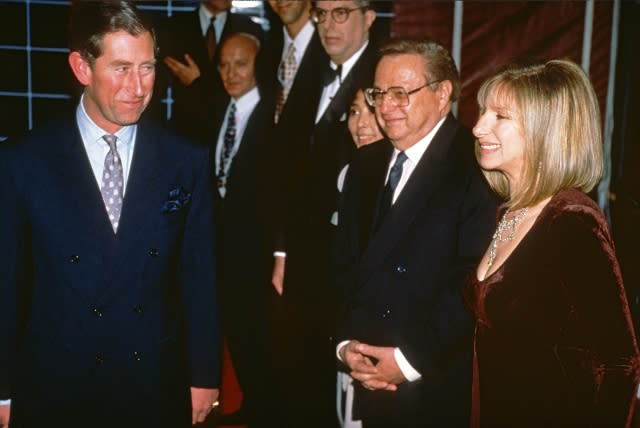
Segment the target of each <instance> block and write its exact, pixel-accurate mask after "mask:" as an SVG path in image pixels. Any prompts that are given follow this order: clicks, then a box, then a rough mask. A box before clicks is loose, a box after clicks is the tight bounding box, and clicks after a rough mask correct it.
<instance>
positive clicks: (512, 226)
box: [487, 207, 529, 269]
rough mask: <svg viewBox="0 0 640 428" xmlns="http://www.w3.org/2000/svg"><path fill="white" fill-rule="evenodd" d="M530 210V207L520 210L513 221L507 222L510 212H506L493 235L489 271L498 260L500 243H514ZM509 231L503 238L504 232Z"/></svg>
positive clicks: (488, 262)
mask: <svg viewBox="0 0 640 428" xmlns="http://www.w3.org/2000/svg"><path fill="white" fill-rule="evenodd" d="M528 210H529V207H524V208H522V209H520V210H518V213H517V214H516V215H515V216H513V218H512V219H511V220H507V214H509V210H508V209H507V210H506V211H505V212H504V215H503V216H502V218H501V219H500V222H499V223H498V227H497V228H496V231H495V233H494V234H493V240H492V241H491V246H490V247H489V260H488V261H487V264H488V266H487V269H489V268H490V267H491V265H492V264H493V261H494V260H495V259H496V251H497V250H498V242H506V241H513V238H514V237H515V234H516V228H517V227H518V225H519V224H520V222H521V221H522V219H523V218H524V216H525V214H526V213H527V211H528ZM507 229H508V230H509V233H508V234H507V236H506V237H505V236H502V232H504V231H505V230H507Z"/></svg>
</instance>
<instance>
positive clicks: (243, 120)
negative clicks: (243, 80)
mask: <svg viewBox="0 0 640 428" xmlns="http://www.w3.org/2000/svg"><path fill="white" fill-rule="evenodd" d="M259 102H260V92H259V91H258V88H257V87H254V88H253V89H251V90H250V91H249V92H247V93H246V94H244V95H243V96H241V97H240V98H238V99H232V101H231V102H230V103H229V105H228V106H227V111H226V113H225V114H224V120H223V121H222V126H221V127H220V133H219V134H218V142H217V144H216V173H217V172H218V169H219V168H220V160H221V159H222V149H223V147H224V134H225V133H226V131H227V119H228V117H229V111H230V110H231V103H235V104H236V139H235V141H234V143H233V149H232V150H231V155H230V156H229V162H227V164H226V165H225V171H224V172H225V175H228V173H229V168H230V167H231V164H232V163H233V157H234V156H235V155H236V153H237V152H238V149H239V148H240V141H242V135H243V134H244V130H245V129H246V128H247V122H248V121H249V117H250V116H251V113H253V109H254V108H255V107H256V105H257V104H258V103H259ZM218 192H219V193H220V196H222V197H223V198H224V196H225V194H226V193H227V188H226V187H225V186H221V187H219V188H218Z"/></svg>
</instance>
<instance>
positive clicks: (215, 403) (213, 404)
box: [211, 400, 220, 409]
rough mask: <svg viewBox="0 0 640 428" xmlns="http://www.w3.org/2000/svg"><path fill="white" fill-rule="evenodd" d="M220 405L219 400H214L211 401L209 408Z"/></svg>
mask: <svg viewBox="0 0 640 428" xmlns="http://www.w3.org/2000/svg"><path fill="white" fill-rule="evenodd" d="M219 405H220V401H218V400H216V401H214V402H213V403H211V408H212V409H215V408H216V407H218V406H219Z"/></svg>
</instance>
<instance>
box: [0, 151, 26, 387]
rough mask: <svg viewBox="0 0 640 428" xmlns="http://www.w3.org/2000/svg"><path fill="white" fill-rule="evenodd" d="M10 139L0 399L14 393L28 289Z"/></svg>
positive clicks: (2, 158)
mask: <svg viewBox="0 0 640 428" xmlns="http://www.w3.org/2000/svg"><path fill="white" fill-rule="evenodd" d="M9 144H10V143H9V142H5V143H1V144H0V204H2V206H3V207H4V209H3V214H2V216H1V217H2V219H1V220H0V296H1V297H0V399H7V398H10V396H11V375H12V373H13V369H12V367H14V364H13V363H14V361H15V358H16V355H15V352H16V349H17V346H16V345H17V341H18V337H17V334H18V331H19V326H20V319H21V315H22V314H23V312H22V311H21V310H20V308H21V307H22V305H23V303H24V302H23V299H24V297H25V296H26V295H27V293H28V292H29V286H30V279H29V278H30V275H29V268H28V267H29V261H30V258H29V257H30V256H29V253H30V252H29V250H28V242H29V239H28V237H27V236H26V233H27V226H26V225H27V222H26V215H25V209H24V201H23V200H22V198H21V194H20V190H19V188H18V183H17V180H16V178H17V177H16V175H15V174H14V171H15V170H16V168H15V167H14V164H13V163H12V160H13V159H11V160H10V156H11V155H10V154H9V150H6V149H8V146H9Z"/></svg>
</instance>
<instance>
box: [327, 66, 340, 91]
mask: <svg viewBox="0 0 640 428" xmlns="http://www.w3.org/2000/svg"><path fill="white" fill-rule="evenodd" d="M336 78H338V82H340V83H342V64H340V65H339V66H338V67H336V68H333V67H331V66H328V67H327V69H326V71H325V73H324V76H323V84H324V86H329V85H331V84H332V83H333V82H334V81H335V80H336Z"/></svg>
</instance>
